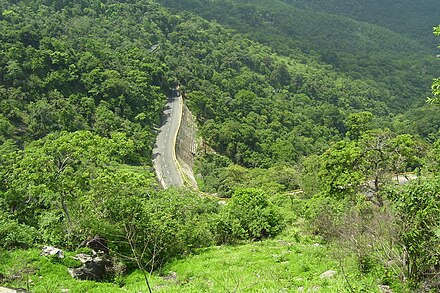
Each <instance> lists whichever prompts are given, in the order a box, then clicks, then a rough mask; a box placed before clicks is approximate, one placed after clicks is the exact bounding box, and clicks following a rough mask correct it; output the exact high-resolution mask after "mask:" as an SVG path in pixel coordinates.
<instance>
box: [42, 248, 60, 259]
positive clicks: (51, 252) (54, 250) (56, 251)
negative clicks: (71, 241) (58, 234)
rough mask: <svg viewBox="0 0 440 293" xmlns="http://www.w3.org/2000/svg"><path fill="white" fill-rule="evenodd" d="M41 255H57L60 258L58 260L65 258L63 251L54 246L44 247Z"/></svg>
mask: <svg viewBox="0 0 440 293" xmlns="http://www.w3.org/2000/svg"><path fill="white" fill-rule="evenodd" d="M40 255H42V256H50V255H56V256H58V258H64V252H63V251H62V250H61V249H59V248H56V247H53V246H43V249H42V250H41V253H40Z"/></svg>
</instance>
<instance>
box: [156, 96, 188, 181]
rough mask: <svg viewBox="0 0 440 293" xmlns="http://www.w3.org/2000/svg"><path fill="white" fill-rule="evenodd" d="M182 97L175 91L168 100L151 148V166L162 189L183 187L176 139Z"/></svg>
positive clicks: (180, 115)
mask: <svg viewBox="0 0 440 293" xmlns="http://www.w3.org/2000/svg"><path fill="white" fill-rule="evenodd" d="M182 103H183V101H182V96H181V95H180V93H179V92H178V91H177V90H175V91H174V95H173V97H170V98H169V99H168V103H167V104H166V106H165V110H164V113H163V115H162V121H161V122H162V123H161V126H160V128H159V130H158V134H157V138H156V144H155V145H154V148H153V165H154V169H155V170H156V176H157V177H158V178H159V181H160V183H161V185H162V187H163V188H168V187H171V186H183V179H182V176H181V174H180V172H179V169H178V167H177V160H176V151H175V144H176V137H177V131H178V130H179V125H180V120H181V117H182Z"/></svg>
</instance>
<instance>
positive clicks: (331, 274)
mask: <svg viewBox="0 0 440 293" xmlns="http://www.w3.org/2000/svg"><path fill="white" fill-rule="evenodd" d="M335 275H336V271H333V270H328V271H325V272H323V273H322V274H321V276H320V277H321V279H331V278H333V277H334V276H335Z"/></svg>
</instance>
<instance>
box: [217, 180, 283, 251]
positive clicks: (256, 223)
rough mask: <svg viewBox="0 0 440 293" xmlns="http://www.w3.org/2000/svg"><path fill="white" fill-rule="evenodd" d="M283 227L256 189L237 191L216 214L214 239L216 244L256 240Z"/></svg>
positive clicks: (268, 203) (270, 234)
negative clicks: (217, 241)
mask: <svg viewBox="0 0 440 293" xmlns="http://www.w3.org/2000/svg"><path fill="white" fill-rule="evenodd" d="M282 228H283V219H282V216H281V214H280V213H279V212H278V211H277V210H276V209H275V207H274V206H273V205H272V204H271V203H270V202H269V201H268V199H267V196H266V194H264V192H262V191H261V190H259V189H253V188H244V189H238V190H236V191H235V193H234V194H233V196H232V199H231V201H230V202H229V203H228V205H227V206H226V207H225V208H224V210H223V211H222V212H221V213H220V215H219V217H218V219H217V222H216V229H217V233H218V234H217V237H218V240H219V241H220V242H223V243H224V242H233V241H234V240H236V239H252V240H260V239H262V238H267V237H271V236H275V235H277V234H278V233H279V232H280V231H281V230H282Z"/></svg>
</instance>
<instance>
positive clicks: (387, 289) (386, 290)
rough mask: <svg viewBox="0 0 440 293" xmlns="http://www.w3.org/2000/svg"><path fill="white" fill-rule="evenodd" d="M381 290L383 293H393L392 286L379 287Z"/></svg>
mask: <svg viewBox="0 0 440 293" xmlns="http://www.w3.org/2000/svg"><path fill="white" fill-rule="evenodd" d="M379 290H380V292H383V293H393V290H391V288H390V286H388V285H379Z"/></svg>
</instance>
